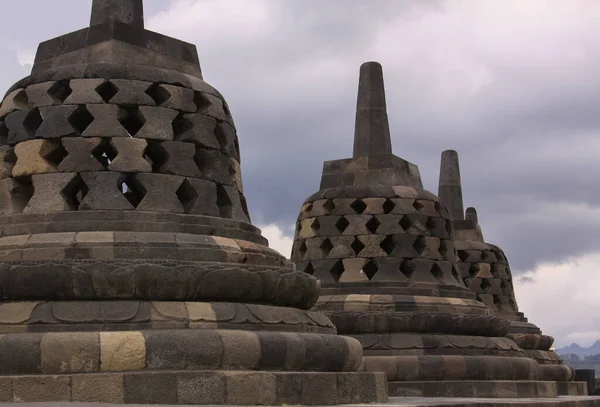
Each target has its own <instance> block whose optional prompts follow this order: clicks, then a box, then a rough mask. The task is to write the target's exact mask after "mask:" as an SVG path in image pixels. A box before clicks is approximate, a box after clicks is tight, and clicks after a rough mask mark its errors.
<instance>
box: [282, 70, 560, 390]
mask: <svg viewBox="0 0 600 407" xmlns="http://www.w3.org/2000/svg"><path fill="white" fill-rule="evenodd" d="M455 260H456V258H455V247H454V227H453V222H452V220H451V217H450V215H449V213H448V210H447V208H446V206H445V205H444V204H443V203H442V202H440V200H439V199H438V197H437V196H435V195H434V194H432V193H431V192H428V191H426V190H424V189H423V185H422V183H421V178H420V174H419V169H418V167H417V166H416V165H414V164H412V163H409V162H408V161H405V160H403V159H402V158H399V157H397V156H395V155H393V154H392V148H391V137H390V131H389V124H388V117H387V112H386V101H385V92H384V84H383V73H382V68H381V65H379V64H378V63H375V62H367V63H365V64H363V65H362V66H361V68H360V79H359V86H358V102H357V112H356V127H355V134H354V156H353V158H349V159H343V160H335V161H327V162H325V164H324V166H323V175H322V178H321V187H320V190H319V191H318V192H317V193H315V194H313V195H311V196H310V197H308V198H307V199H306V201H305V202H304V205H303V206H302V210H301V212H300V215H299V218H298V223H297V226H296V233H295V240H294V246H293V251H292V261H294V262H295V263H296V264H297V267H298V269H299V270H301V271H304V272H306V273H308V274H311V275H313V276H315V277H317V278H318V279H320V280H321V282H322V288H323V289H322V294H321V297H320V298H319V300H318V302H317V304H316V306H315V308H314V309H316V310H318V311H323V312H325V313H326V314H327V315H328V316H329V317H330V318H331V319H332V321H333V322H334V324H335V325H336V326H337V328H338V332H339V333H341V334H347V335H350V336H352V337H354V338H357V339H359V340H360V341H361V343H362V345H363V348H364V352H365V358H364V366H363V368H364V369H365V370H367V371H384V372H386V374H387V378H388V380H389V381H390V383H389V390H390V395H391V396H447V397H448V396H471V397H473V396H474V397H532V396H539V397H555V396H556V395H557V393H558V389H557V385H556V383H555V382H553V381H539V378H540V367H539V364H538V363H537V362H536V361H535V360H533V359H531V358H528V357H525V354H524V352H523V350H522V349H521V348H520V347H519V346H518V345H517V344H516V343H515V342H514V341H513V340H512V339H510V338H507V337H506V335H507V333H508V332H509V329H510V324H509V322H508V321H507V320H506V319H505V318H503V317H501V316H497V315H494V314H493V313H492V312H491V311H490V309H489V308H488V307H487V306H486V305H485V304H484V303H482V302H480V301H478V300H477V298H476V294H475V293H473V292H472V291H470V290H469V289H468V288H467V287H466V286H465V284H464V281H463V278H462V276H461V275H460V274H459V273H458V272H457V269H456V267H455V266H454V265H455Z"/></svg>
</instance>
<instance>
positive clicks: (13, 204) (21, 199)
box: [0, 178, 31, 215]
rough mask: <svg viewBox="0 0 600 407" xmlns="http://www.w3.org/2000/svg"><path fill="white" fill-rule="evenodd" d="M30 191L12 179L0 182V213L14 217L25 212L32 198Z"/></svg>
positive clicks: (27, 187)
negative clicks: (13, 215)
mask: <svg viewBox="0 0 600 407" xmlns="http://www.w3.org/2000/svg"><path fill="white" fill-rule="evenodd" d="M30 189H31V188H29V186H26V185H23V184H21V183H19V182H18V181H16V180H15V179H12V178H8V179H3V180H0V213H2V214H3V215H12V214H16V213H21V212H23V209H24V208H25V206H27V202H29V199H30V197H31V191H30Z"/></svg>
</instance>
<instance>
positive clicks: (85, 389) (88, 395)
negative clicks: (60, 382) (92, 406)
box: [71, 374, 124, 404]
mask: <svg viewBox="0 0 600 407" xmlns="http://www.w3.org/2000/svg"><path fill="white" fill-rule="evenodd" d="M71 398H72V401H74V402H90V403H112V404H121V403H123V401H124V388H123V376H122V375H115V374H113V375H93V376H92V375H74V376H73V377H72V378H71Z"/></svg>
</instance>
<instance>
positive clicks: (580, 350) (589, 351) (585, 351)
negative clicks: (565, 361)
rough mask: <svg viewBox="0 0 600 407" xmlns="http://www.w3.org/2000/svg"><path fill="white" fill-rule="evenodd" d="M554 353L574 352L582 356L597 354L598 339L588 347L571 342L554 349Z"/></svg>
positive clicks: (598, 348) (599, 347) (599, 343)
mask: <svg viewBox="0 0 600 407" xmlns="http://www.w3.org/2000/svg"><path fill="white" fill-rule="evenodd" d="M556 353H558V354H559V355H568V354H572V353H574V354H575V355H577V356H579V357H580V358H583V357H585V356H591V355H598V354H600V339H599V340H597V341H596V343H594V344H593V345H592V346H590V347H589V348H584V347H582V346H580V345H579V344H577V343H572V344H570V345H569V346H566V347H564V348H559V349H556Z"/></svg>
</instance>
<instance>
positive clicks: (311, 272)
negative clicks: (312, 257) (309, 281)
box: [304, 263, 315, 276]
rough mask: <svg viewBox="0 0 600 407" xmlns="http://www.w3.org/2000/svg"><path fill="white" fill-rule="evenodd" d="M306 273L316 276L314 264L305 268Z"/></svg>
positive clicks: (309, 264)
mask: <svg viewBox="0 0 600 407" xmlns="http://www.w3.org/2000/svg"><path fill="white" fill-rule="evenodd" d="M304 272H305V273H307V274H310V275H311V276H312V275H313V274H315V268H314V267H313V265H312V263H308V264H307V265H306V267H305V268H304Z"/></svg>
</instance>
